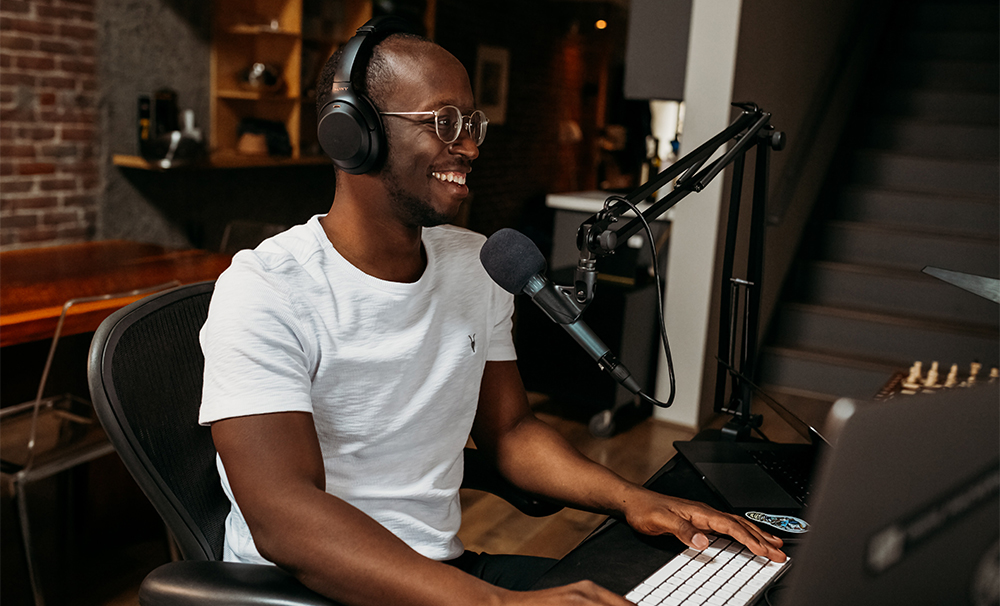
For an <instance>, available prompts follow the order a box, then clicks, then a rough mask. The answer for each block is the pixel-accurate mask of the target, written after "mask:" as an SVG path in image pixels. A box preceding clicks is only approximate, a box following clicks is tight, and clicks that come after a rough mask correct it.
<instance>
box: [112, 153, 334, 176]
mask: <svg viewBox="0 0 1000 606" xmlns="http://www.w3.org/2000/svg"><path fill="white" fill-rule="evenodd" d="M111 163H112V164H114V165H115V166H117V167H119V168H134V169H137V170H155V171H161V172H163V171H167V170H171V171H172V170H178V169H181V170H183V169H221V168H258V167H259V168H265V167H268V166H275V167H277V166H322V165H330V159H329V158H327V157H326V156H302V157H300V158H277V157H272V156H241V155H239V154H235V153H219V154H214V155H212V156H210V157H209V158H207V159H204V160H200V161H198V162H195V163H192V164H181V165H178V166H176V167H173V168H168V169H164V168H161V167H160V166H159V165H157V163H156V162H155V161H150V160H147V159H145V158H142V157H140V156H131V155H128V154H114V155H113V156H112V157H111Z"/></svg>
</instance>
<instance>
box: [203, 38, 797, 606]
mask: <svg viewBox="0 0 1000 606" xmlns="http://www.w3.org/2000/svg"><path fill="white" fill-rule="evenodd" d="M331 61H332V63H331V64H330V65H329V66H328V67H327V69H326V70H325V72H324V73H325V77H323V78H321V86H322V90H324V91H329V90H330V86H331V82H332V77H331V76H332V74H333V73H334V72H335V69H336V61H338V56H337V55H335V56H334V57H333V58H332V59H331ZM364 80H365V81H364V82H356V83H354V84H355V86H356V87H357V88H358V89H359V90H360V91H361V92H362V94H366V95H368V97H369V98H370V99H371V100H372V102H373V104H374V105H375V107H376V108H377V110H378V112H379V114H380V115H381V116H382V119H383V123H384V127H385V136H386V141H387V150H385V155H384V158H382V159H381V160H380V162H378V163H377V164H376V165H375V167H374V168H373V169H371V170H369V171H367V172H365V173H363V174H348V173H347V172H343V171H338V173H337V188H336V193H335V197H334V201H333V205H332V206H331V208H330V211H329V212H328V213H327V214H326V215H323V216H322V217H314V218H313V219H312V220H310V221H309V222H308V223H306V224H305V225H300V226H297V227H294V228H292V229H291V230H289V231H288V232H285V233H284V234H280V235H278V236H275V237H274V238H271V239H269V240H267V241H265V242H264V243H263V244H261V246H259V247H258V248H257V249H256V250H254V251H244V252H241V253H239V254H238V255H236V257H235V258H234V260H233V264H232V267H231V268H230V269H229V270H227V271H226V272H225V273H224V274H223V275H222V277H221V278H220V279H219V281H218V283H217V286H216V291H215V295H214V297H213V299H212V303H211V309H210V312H209V318H208V321H207V323H206V325H205V327H204V329H203V331H202V336H201V339H202V347H203V350H204V352H205V360H206V365H205V388H204V394H203V402H202V410H201V422H202V423H204V424H211V426H212V435H213V437H214V439H215V443H216V447H217V449H218V452H219V470H220V473H221V475H222V478H223V487H224V489H225V491H226V493H227V495H228V496H229V497H230V499H231V500H232V502H233V509H232V512H231V513H230V516H229V518H228V519H227V526H226V544H225V558H226V559H227V560H234V561H246V562H260V563H266V562H269V563H274V564H277V565H279V566H282V567H283V568H285V569H287V570H289V571H290V572H292V573H293V574H295V575H296V576H297V577H298V578H299V579H300V580H301V581H302V582H303V583H305V584H306V585H307V586H309V587H311V588H313V589H315V590H316V591H318V592H320V593H323V594H325V595H328V596H331V597H333V598H335V599H336V600H337V601H339V602H342V603H344V604H378V605H384V604H394V605H395V604H402V605H405V604H428V605H430V604H433V605H441V604H456V605H469V604H617V605H620V606H624V605H626V604H628V602H626V601H625V600H624V599H623V598H621V597H619V596H616V595H613V594H611V593H610V592H607V591H605V590H603V589H602V588H600V587H598V586H596V585H594V584H592V583H588V582H584V583H577V584H575V585H572V586H568V587H561V588H555V589H548V590H544V591H537V592H535V591H523V590H526V589H528V588H529V587H530V586H531V584H532V583H533V582H534V581H535V580H536V579H537V578H538V577H539V576H540V575H541V574H542V573H543V572H544V571H545V570H546V569H547V568H548V567H549V566H550V565H551V564H552V561H551V560H544V559H541V558H527V557H520V556H490V555H486V554H474V553H470V552H466V551H465V550H464V548H463V546H462V544H461V542H460V541H459V540H458V538H457V536H456V533H457V532H458V529H459V525H460V522H461V511H460V505H459V497H458V489H459V485H460V483H461V480H462V471H463V470H462V450H463V447H464V446H465V444H466V440H467V439H468V437H469V436H470V435H471V436H472V438H473V439H474V440H475V443H476V445H477V447H478V448H479V449H480V450H481V451H482V452H484V453H485V454H486V456H487V457H488V458H489V459H490V460H491V461H493V462H494V463H495V465H496V466H497V468H498V470H499V471H500V472H501V473H502V474H503V475H504V476H506V477H507V478H508V479H509V480H511V481H512V482H513V483H514V484H515V485H517V486H519V487H521V488H523V489H525V490H527V491H529V492H532V493H536V494H540V495H544V496H547V497H549V498H552V499H554V500H556V501H558V502H561V503H566V504H569V505H572V506H575V507H579V508H582V509H586V510H589V511H598V512H606V513H609V514H613V515H617V516H619V517H621V518H623V519H625V520H626V521H627V522H628V523H629V524H631V525H632V526H633V527H634V528H636V529H637V530H639V531H641V532H644V533H648V534H664V533H673V534H675V535H677V536H678V537H679V538H680V539H681V540H682V541H683V542H685V543H686V544H688V545H690V546H695V547H698V548H704V547H705V546H707V543H708V541H707V539H706V537H705V536H704V533H705V532H707V531H713V532H718V533H724V534H729V535H731V536H733V537H735V538H736V539H737V540H739V541H741V542H743V543H745V544H747V545H748V546H749V547H750V548H751V549H752V550H753V551H754V553H757V554H760V555H765V556H767V557H770V558H774V559H779V560H783V559H784V555H783V554H782V553H781V552H780V551H778V549H777V547H779V546H780V541H779V540H777V539H775V538H774V537H772V536H770V535H768V534H766V533H763V532H761V531H760V530H759V529H757V528H756V527H755V526H753V525H752V524H750V523H749V522H746V521H744V520H741V519H740V518H737V517H734V516H729V515H727V514H722V513H720V512H717V511H715V510H713V509H711V508H709V507H706V506H704V505H702V504H698V503H692V502H688V501H683V500H679V499H673V498H670V497H665V496H662V495H658V494H655V493H652V492H649V491H646V490H644V489H642V488H641V487H639V486H637V485H634V484H632V483H629V482H627V481H625V480H624V479H622V478H620V477H618V476H617V475H615V474H614V473H612V472H611V471H609V470H607V469H606V468H604V467H601V466H599V465H596V464H594V463H593V462H591V461H589V460H588V459H586V458H585V457H583V456H582V455H580V453H578V452H577V451H575V450H574V449H573V448H572V447H571V446H570V445H569V444H567V443H566V442H565V441H564V440H563V439H562V437H561V436H560V435H559V434H558V433H556V432H554V431H553V430H552V429H551V428H550V427H549V426H547V425H546V424H544V423H542V422H540V421H539V420H538V419H536V418H535V417H534V415H533V414H532V413H531V411H530V409H529V408H528V405H527V398H526V395H525V392H524V387H523V386H522V384H521V380H520V377H519V375H518V371H517V366H516V363H515V361H514V360H515V354H514V347H513V343H512V340H511V324H512V320H511V316H512V312H513V300H512V297H511V296H510V295H509V294H507V293H505V292H504V291H503V290H501V289H500V288H499V287H498V286H496V285H495V284H494V283H493V281H492V280H491V279H490V278H489V276H488V275H487V274H486V272H485V270H484V269H483V268H482V266H481V264H480V263H479V260H478V255H479V249H480V248H481V247H482V244H483V242H484V241H485V238H484V237H483V236H481V235H479V234H475V233H473V232H470V231H467V230H463V229H459V228H456V227H453V226H449V225H446V223H447V222H448V221H449V220H451V219H452V218H454V217H455V216H456V214H457V213H458V211H459V208H460V206H461V204H462V202H463V200H465V198H466V197H467V196H468V194H469V189H468V186H467V185H466V178H467V175H468V174H469V172H470V171H471V169H472V163H473V161H474V160H475V159H476V157H477V156H478V155H479V145H480V144H482V143H483V139H484V137H485V129H486V120H485V119H484V118H485V117H484V116H482V114H481V113H479V112H477V111H476V109H475V100H474V98H473V94H472V89H471V86H470V84H469V78H468V75H467V73H466V71H465V69H464V67H463V66H462V64H461V63H460V62H459V61H458V60H457V59H456V58H455V57H454V56H452V55H451V54H450V53H448V52H447V51H445V50H444V49H443V48H441V47H440V46H437V45H435V44H433V43H431V42H429V41H427V40H424V39H421V38H417V37H413V36H408V35H401V34H395V35H392V36H389V37H388V38H386V39H385V40H383V41H382V42H380V43H379V44H378V45H377V46H375V47H374V50H373V51H372V56H371V58H370V60H369V62H368V68H367V75H366V77H365V78H364ZM326 97H327V95H326V94H322V95H321V99H320V105H321V106H322V105H323V103H324V101H325V98H326Z"/></svg>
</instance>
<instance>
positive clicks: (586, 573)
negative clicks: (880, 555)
mask: <svg viewBox="0 0 1000 606" xmlns="http://www.w3.org/2000/svg"><path fill="white" fill-rule="evenodd" d="M644 486H646V488H649V489H650V490H654V491H656V492H659V493H661V494H666V495H670V496H676V497H681V498H684V499H690V500H692V501H701V502H703V503H706V504H708V505H711V506H712V507H715V508H716V509H719V510H721V511H727V510H728V507H727V506H726V503H725V502H724V501H723V500H722V499H721V498H719V497H718V496H716V494H715V493H714V492H712V490H711V489H709V488H708V486H707V485H706V484H705V482H704V481H703V480H702V479H701V475H700V474H699V473H698V472H697V471H696V470H695V469H694V467H692V466H691V464H690V463H688V462H687V460H685V459H684V457H682V456H681V455H679V454H678V455H674V457H673V458H672V459H670V460H669V461H668V462H667V464H666V465H664V466H663V467H662V468H660V470H659V471H657V472H656V473H655V474H654V475H653V477H652V478H650V480H649V481H648V482H646V484H645V485H644ZM790 547H792V548H793V547H794V546H791V545H788V544H786V545H785V547H783V548H782V551H784V552H785V553H786V554H789V555H791V554H790V550H789V548H790ZM686 548H687V547H686V546H685V545H684V544H683V543H681V542H680V541H679V540H677V539H676V538H674V537H673V535H666V536H660V537H650V536H646V535H644V534H641V533H638V532H636V531H634V530H632V529H631V528H629V526H628V525H627V524H625V523H624V522H621V521H618V520H614V519H611V518H609V519H608V520H607V521H606V522H605V523H604V524H602V525H601V526H600V527H598V529H597V530H595V531H594V532H593V533H592V534H591V535H590V536H589V537H587V538H586V539H584V541H583V542H582V543H580V545H578V546H577V547H576V548H574V549H573V551H571V552H569V554H567V555H566V557H564V558H563V559H562V560H560V561H559V562H558V563H557V564H556V565H555V566H553V567H552V568H551V569H550V570H549V571H548V572H547V573H545V575H544V576H543V577H542V578H541V579H539V581H538V582H537V583H536V584H535V587H534V588H535V589H546V588H549V587H558V586H560V585H568V584H570V583H575V582H577V581H582V580H584V579H589V580H591V581H594V582H595V583H597V584H598V585H601V586H602V587H604V588H606V589H608V590H610V591H613V592H615V593H617V594H619V595H625V594H626V593H628V592H629V590H631V589H632V588H633V587H635V586H636V585H638V584H639V582H640V581H642V580H643V579H645V578H646V577H648V576H649V575H651V574H653V573H654V572H656V571H657V570H658V569H659V568H660V567H661V566H663V565H664V564H666V563H667V561H668V560H670V558H672V557H674V556H675V555H677V554H678V553H680V552H682V551H684V550H685V549H686Z"/></svg>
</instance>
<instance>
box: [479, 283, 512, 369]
mask: <svg viewBox="0 0 1000 606" xmlns="http://www.w3.org/2000/svg"><path fill="white" fill-rule="evenodd" d="M491 309H493V310H494V316H493V332H492V333H491V337H490V348H489V351H488V352H487V355H486V359H487V360H488V361H490V362H503V361H507V360H516V359H517V352H516V351H515V350H514V336H513V330H514V295H512V294H510V293H508V292H507V291H505V290H503V289H502V288H500V287H499V286H496V285H495V284H494V285H493V305H492V306H491Z"/></svg>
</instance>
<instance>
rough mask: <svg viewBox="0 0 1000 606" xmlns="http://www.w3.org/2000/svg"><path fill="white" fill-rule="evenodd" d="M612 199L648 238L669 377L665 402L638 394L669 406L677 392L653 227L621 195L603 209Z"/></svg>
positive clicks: (653, 401) (611, 197)
mask: <svg viewBox="0 0 1000 606" xmlns="http://www.w3.org/2000/svg"><path fill="white" fill-rule="evenodd" d="M612 201H619V202H624V203H625V204H627V205H628V207H629V208H631V209H632V212H634V213H635V214H636V216H638V217H639V219H641V220H642V225H643V228H645V230H646V236H647V237H648V238H649V249H650V251H649V252H650V254H651V255H652V259H653V279H654V280H655V281H656V312H657V316H658V318H659V320H660V340H661V341H662V342H663V351H664V353H665V354H666V357H667V376H668V377H669V379H670V396H669V397H668V398H667V401H666V402H660V401H659V400H656V399H655V398H652V397H650V396H648V395H646V394H645V393H643V392H641V391H640V392H639V394H638V395H639V397H640V398H642V399H643V400H645V401H647V402H649V403H651V404H654V405H656V406H659V407H661V408H669V407H670V405H671V404H673V403H674V395H675V394H676V392H677V382H676V379H675V378H674V360H673V357H672V356H671V355H670V342H669V340H668V339H667V324H666V322H665V321H664V319H663V283H662V282H660V267H659V263H658V261H657V255H656V243H655V242H656V238H655V237H653V229H652V228H651V227H650V226H649V221H647V220H646V217H644V216H643V215H642V213H641V212H639V209H638V208H637V207H636V206H635V204H633V203H632V202H630V201H629V200H628V198H625V197H622V196H610V197H609V198H608V199H607V200H605V201H604V209H605V210H607V209H608V207H609V206H610V204H611V202H612Z"/></svg>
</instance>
